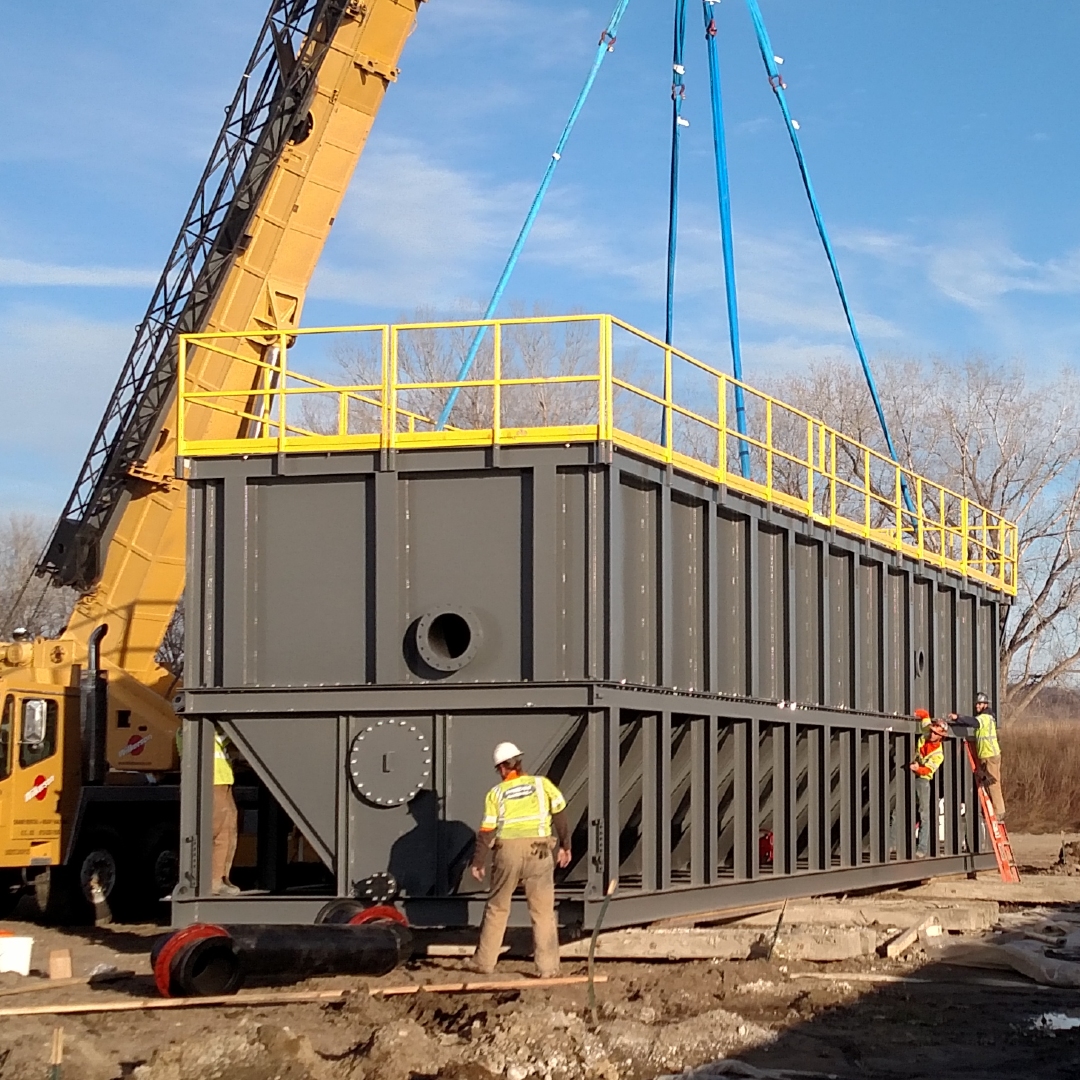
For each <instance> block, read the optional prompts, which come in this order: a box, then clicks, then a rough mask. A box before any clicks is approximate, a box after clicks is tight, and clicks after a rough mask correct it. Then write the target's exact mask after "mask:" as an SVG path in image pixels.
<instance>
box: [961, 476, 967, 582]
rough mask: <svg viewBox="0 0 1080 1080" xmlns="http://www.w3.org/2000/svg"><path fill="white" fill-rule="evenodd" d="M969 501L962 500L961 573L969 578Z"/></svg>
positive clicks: (962, 498) (965, 497) (964, 497)
mask: <svg viewBox="0 0 1080 1080" xmlns="http://www.w3.org/2000/svg"><path fill="white" fill-rule="evenodd" d="M968 569H969V567H968V499H967V496H966V495H964V496H962V497H961V499H960V572H961V573H962V574H963V575H964V577H967V576H968Z"/></svg>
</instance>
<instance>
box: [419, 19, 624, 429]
mask: <svg viewBox="0 0 1080 1080" xmlns="http://www.w3.org/2000/svg"><path fill="white" fill-rule="evenodd" d="M629 3H630V0H618V2H617V3H616V5H615V10H614V11H613V12H612V14H611V20H610V21H609V22H608V24H607V28H606V29H605V30H604V31H603V33H601V35H600V41H599V43H598V44H597V46H596V57H595V59H594V60H593V63H592V67H591V68H590V70H589V76H588V78H587V79H586V80H585V85H584V86H583V87H582V88H581V93H579V94H578V96H577V101H575V102H574V107H573V108H572V109H571V110H570V116H569V118H568V119H567V121H566V126H565V127H564V128H563V131H562V135H560V136H559V142H558V144H557V145H556V147H555V151H554V153H553V154H552V155H551V160H550V161H549V162H548V167H547V169H546V170H545V171H544V178H543V180H541V181H540V188H539V190H538V191H537V192H536V196H535V197H534V198H533V201H532V206H530V207H529V212H528V214H526V215H525V223H524V224H523V225H522V226H521V232H519V233H518V238H517V240H515V241H514V246H513V248H512V249H511V251H510V257H509V258H508V259H507V260H506V265H505V266H504V267H503V272H502V274H501V275H500V276H499V283H498V284H497V285H496V286H495V291H494V292H493V293H492V294H491V299H490V300H489V301H488V306H487V308H485V310H484V315H483V317H484V319H490V318H492V317H493V316H494V314H495V309H496V308H497V307H498V306H499V301H500V300H501V299H502V294H503V292H504V291H505V289H506V286H507V284H508V283H509V281H510V275H511V274H513V272H514V267H515V266H516V265H517V261H518V258H519V257H520V256H521V252H522V249H523V248H524V247H525V241H526V240H528V238H529V233H530V232H531V231H532V227H533V223H534V222H535V221H536V216H537V214H539V213H540V207H541V205H542V204H543V202H544V196H545V195H546V194H547V189H548V188H549V187H550V186H551V179H552V177H553V176H554V175H555V167H556V166H557V165H558V164H559V160H560V158H561V157H562V154H563V150H564V149H565V148H566V144H567V141H568V140H569V138H570V132H572V131H573V130H574V124H576V123H577V118H578V116H579V115H580V113H581V110H582V108H583V106H584V105H585V100H586V98H588V96H589V91H590V90H592V86H593V83H594V82H596V76H597V74H598V73H599V71H600V65H601V64H602V63H603V62H604V57H605V56H607V54H608V53H609V52H613V51H614V49H615V35H616V32H617V31H618V29H619V23H620V22H622V17H623V15H624V14H626V7H627V5H628V4H629ZM486 334H487V327H486V326H481V327H479V328H478V329H477V331H476V335H475V337H474V338H473V340H472V344H471V345H470V346H469V351H468V353H466V355H465V360H464V361H463V362H462V365H461V369H460V370H459V371H458V375H457V380H456V381H457V382H462V381H464V380H465V379H466V378H468V375H469V372H470V371H471V370H472V366H473V363H474V362H475V360H476V354H477V353H478V352H479V351H480V344H481V342H482V341H483V340H484V337H485V335H486ZM460 393H461V387H460V386H455V387H454V388H453V389H452V390H451V391H450V396H449V397H448V398H447V399H446V404H445V405H444V406H443V409H442V412H441V413H439V419H438V421H437V422H436V424H435V430H436V431H442V430H443V428H444V427H445V425H446V422H447V420H448V419H449V418H450V412H451V410H452V409H453V408H454V402H455V401H457V399H458V394H460Z"/></svg>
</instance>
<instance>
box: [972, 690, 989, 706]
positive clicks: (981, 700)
mask: <svg viewBox="0 0 1080 1080" xmlns="http://www.w3.org/2000/svg"><path fill="white" fill-rule="evenodd" d="M975 704H976V705H989V704H990V699H989V698H988V697H987V696H986V695H985V694H984V693H983V692H982V691H981V690H980V691H979V692H978V693H977V694H976V695H975Z"/></svg>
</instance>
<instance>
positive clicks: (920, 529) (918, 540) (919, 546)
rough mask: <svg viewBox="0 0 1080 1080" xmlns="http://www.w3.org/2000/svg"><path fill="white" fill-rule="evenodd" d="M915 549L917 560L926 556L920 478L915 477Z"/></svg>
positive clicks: (924, 519)
mask: <svg viewBox="0 0 1080 1080" xmlns="http://www.w3.org/2000/svg"><path fill="white" fill-rule="evenodd" d="M915 533H916V535H915V549H916V550H917V551H918V553H919V558H920V559H921V558H923V557H924V556H925V555H926V515H925V514H924V513H923V489H922V477H921V476H916V477H915Z"/></svg>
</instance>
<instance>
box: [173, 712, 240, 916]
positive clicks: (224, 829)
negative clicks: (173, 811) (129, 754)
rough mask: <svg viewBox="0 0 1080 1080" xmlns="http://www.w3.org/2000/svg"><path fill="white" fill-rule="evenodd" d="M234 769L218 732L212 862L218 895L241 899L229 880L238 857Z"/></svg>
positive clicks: (181, 748)
mask: <svg viewBox="0 0 1080 1080" xmlns="http://www.w3.org/2000/svg"><path fill="white" fill-rule="evenodd" d="M176 752H177V753H178V754H181V755H182V754H183V752H184V744H183V736H182V729H178V730H177V732H176ZM233 781H234V777H233V767H232V762H231V761H229V754H228V751H227V749H226V746H225V737H224V736H223V735H222V734H221V732H219V731H218V730H217V728H215V729H214V813H213V818H212V822H211V829H212V831H213V835H214V840H213V848H212V849H211V855H210V863H211V873H212V878H213V882H214V884H213V890H214V895H215V896H237V895H239V893H240V889H239V888H238V887H237V886H235V885H234V884H233V883H232V882H231V881H230V880H229V874H230V872H231V871H232V864H233V859H234V858H236V836H237V817H238V812H237V809H236V799H234V798H233Z"/></svg>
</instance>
